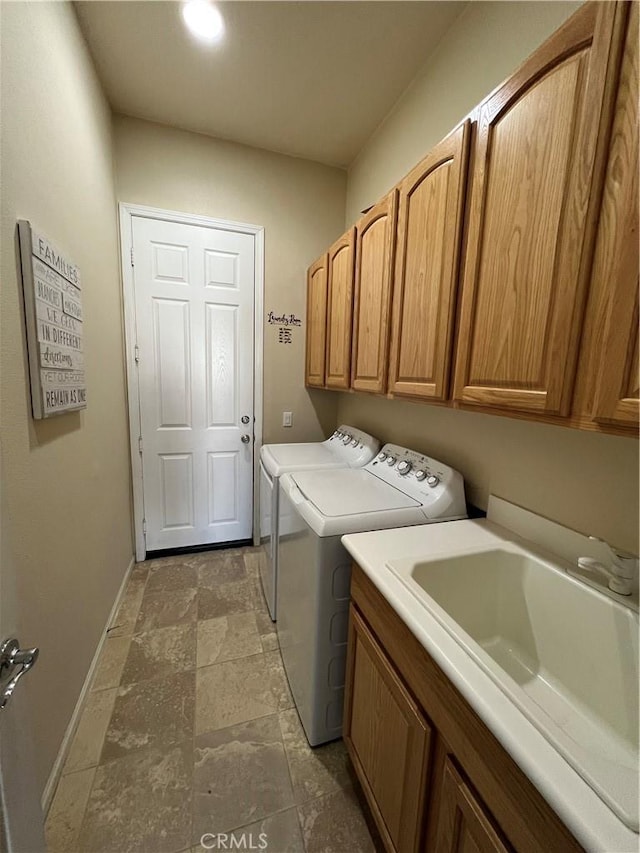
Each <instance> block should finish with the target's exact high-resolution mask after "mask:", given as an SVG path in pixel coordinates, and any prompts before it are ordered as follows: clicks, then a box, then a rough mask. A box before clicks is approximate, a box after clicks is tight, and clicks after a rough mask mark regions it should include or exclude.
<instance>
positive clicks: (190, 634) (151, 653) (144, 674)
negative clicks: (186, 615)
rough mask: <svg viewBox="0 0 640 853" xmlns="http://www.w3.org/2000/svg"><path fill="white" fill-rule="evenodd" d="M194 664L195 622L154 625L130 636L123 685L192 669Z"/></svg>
mask: <svg viewBox="0 0 640 853" xmlns="http://www.w3.org/2000/svg"><path fill="white" fill-rule="evenodd" d="M195 665H196V626H195V622H187V623H185V624H183V625H169V626H168V627H167V628H155V629H154V630H153V631H145V632H144V633H143V634H135V635H134V636H133V637H132V638H131V647H130V649H129V656H128V658H127V662H126V664H125V667H124V672H123V673H122V684H123V685H125V684H134V683H136V682H139V681H147V680H148V679H150V678H160V677H162V676H168V675H171V674H172V673H176V672H184V671H185V670H188V669H193V668H194V667H195Z"/></svg>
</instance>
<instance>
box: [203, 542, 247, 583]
mask: <svg viewBox="0 0 640 853" xmlns="http://www.w3.org/2000/svg"><path fill="white" fill-rule="evenodd" d="M192 564H193V565H195V566H196V567H197V570H198V585H199V586H201V587H203V586H204V587H208V588H209V589H215V588H216V587H217V586H219V585H220V584H228V583H238V581H243V580H246V579H247V569H246V566H245V563H244V556H243V554H242V552H238V551H236V550H232V551H210V552H209V553H208V554H206V555H204V554H203V555H199V557H198V559H197V560H195V561H194V562H193V563H192Z"/></svg>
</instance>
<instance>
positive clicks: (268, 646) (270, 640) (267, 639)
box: [260, 631, 280, 652]
mask: <svg viewBox="0 0 640 853" xmlns="http://www.w3.org/2000/svg"><path fill="white" fill-rule="evenodd" d="M260 642H261V644H262V651H263V652H272V651H274V650H275V649H279V648H280V643H279V642H278V635H277V634H276V633H275V631H274V633H273V634H265V635H264V636H263V637H260Z"/></svg>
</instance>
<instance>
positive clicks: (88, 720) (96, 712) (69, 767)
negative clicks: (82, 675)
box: [63, 687, 118, 774]
mask: <svg viewBox="0 0 640 853" xmlns="http://www.w3.org/2000/svg"><path fill="white" fill-rule="evenodd" d="M117 692H118V691H117V689H116V688H115V687H114V688H110V689H107V690H100V691H98V692H97V693H90V694H89V697H88V699H87V702H86V705H85V707H84V710H83V711H82V716H81V717H80V722H79V723H78V728H77V729H76V733H75V735H74V737H73V741H72V743H71V749H70V750H69V755H68V756H67V760H66V762H65V765H64V770H63V772H64V773H65V774H66V773H72V772H73V771H74V770H83V769H84V768H86V767H94V766H95V765H96V764H97V763H98V760H99V758H100V752H101V750H102V744H103V743H104V736H105V732H106V731H107V726H108V725H109V719H110V717H111V712H112V711H113V705H114V702H115V700H116V694H117Z"/></svg>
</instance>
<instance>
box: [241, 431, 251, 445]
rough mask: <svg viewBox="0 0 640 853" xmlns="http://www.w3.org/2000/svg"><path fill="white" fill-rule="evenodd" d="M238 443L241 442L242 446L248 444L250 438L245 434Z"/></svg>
mask: <svg viewBox="0 0 640 853" xmlns="http://www.w3.org/2000/svg"><path fill="white" fill-rule="evenodd" d="M240 441H241V442H242V443H243V444H249V442H250V441H251V436H250V435H247V434H246V433H245V434H244V435H243V436H242V438H241V439H240Z"/></svg>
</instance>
